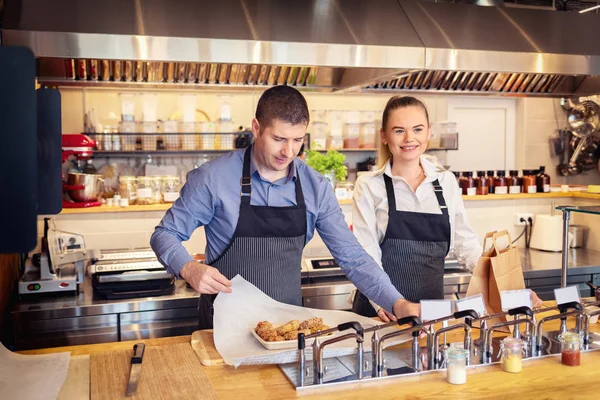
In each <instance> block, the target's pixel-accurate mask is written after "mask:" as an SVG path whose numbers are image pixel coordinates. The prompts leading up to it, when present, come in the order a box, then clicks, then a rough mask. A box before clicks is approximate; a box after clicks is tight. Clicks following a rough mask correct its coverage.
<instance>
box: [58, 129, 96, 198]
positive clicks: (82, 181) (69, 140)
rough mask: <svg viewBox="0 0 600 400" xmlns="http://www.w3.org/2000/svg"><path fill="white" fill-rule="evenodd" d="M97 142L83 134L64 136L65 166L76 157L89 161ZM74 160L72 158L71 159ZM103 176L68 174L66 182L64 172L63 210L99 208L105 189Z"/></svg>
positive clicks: (63, 155)
mask: <svg viewBox="0 0 600 400" xmlns="http://www.w3.org/2000/svg"><path fill="white" fill-rule="evenodd" d="M95 147H96V141H94V140H93V139H91V138H90V137H88V136H86V135H82V134H79V133H78V134H73V135H62V162H63V164H64V163H65V162H66V161H68V160H69V159H70V157H74V158H75V159H77V160H88V159H90V158H91V157H92V154H93V149H94V148H95ZM71 159H72V158H71ZM103 183H104V181H103V179H102V175H94V174H82V173H77V172H68V173H67V178H66V180H65V176H64V172H63V193H64V196H63V205H62V206H63V208H85V207H98V206H101V205H102V202H100V201H99V199H100V196H101V195H102V189H103Z"/></svg>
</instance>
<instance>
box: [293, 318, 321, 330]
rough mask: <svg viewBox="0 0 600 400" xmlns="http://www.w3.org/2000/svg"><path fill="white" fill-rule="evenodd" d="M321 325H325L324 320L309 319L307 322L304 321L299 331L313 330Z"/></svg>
mask: <svg viewBox="0 0 600 400" xmlns="http://www.w3.org/2000/svg"><path fill="white" fill-rule="evenodd" d="M321 325H323V318H317V317H315V318H310V319H307V320H306V321H302V323H301V324H300V326H299V327H298V328H297V329H312V328H313V327H316V326H321Z"/></svg>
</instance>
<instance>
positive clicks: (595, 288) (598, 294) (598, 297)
mask: <svg viewBox="0 0 600 400" xmlns="http://www.w3.org/2000/svg"><path fill="white" fill-rule="evenodd" d="M585 283H587V285H588V286H589V287H590V288H591V289H592V290H593V291H594V296H595V297H596V301H600V287H598V286H596V285H594V284H593V283H592V282H590V281H586V282H585Z"/></svg>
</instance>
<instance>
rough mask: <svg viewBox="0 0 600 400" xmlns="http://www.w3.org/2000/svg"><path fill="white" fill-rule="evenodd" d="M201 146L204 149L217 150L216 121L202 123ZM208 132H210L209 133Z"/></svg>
mask: <svg viewBox="0 0 600 400" xmlns="http://www.w3.org/2000/svg"><path fill="white" fill-rule="evenodd" d="M200 131H201V132H202V135H200V148H201V149H203V150H216V146H215V135H214V133H215V131H216V126H215V123H214V122H210V121H205V122H202V123H201V124H200ZM206 132H209V134H207V133H206Z"/></svg>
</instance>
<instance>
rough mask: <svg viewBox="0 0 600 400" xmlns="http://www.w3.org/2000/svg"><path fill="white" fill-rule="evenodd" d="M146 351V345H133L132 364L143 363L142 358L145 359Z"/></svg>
mask: <svg viewBox="0 0 600 400" xmlns="http://www.w3.org/2000/svg"><path fill="white" fill-rule="evenodd" d="M144 350H146V345H145V344H144V343H137V344H134V345H133V356H132V357H131V363H132V364H141V363H142V358H143V357H144Z"/></svg>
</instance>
